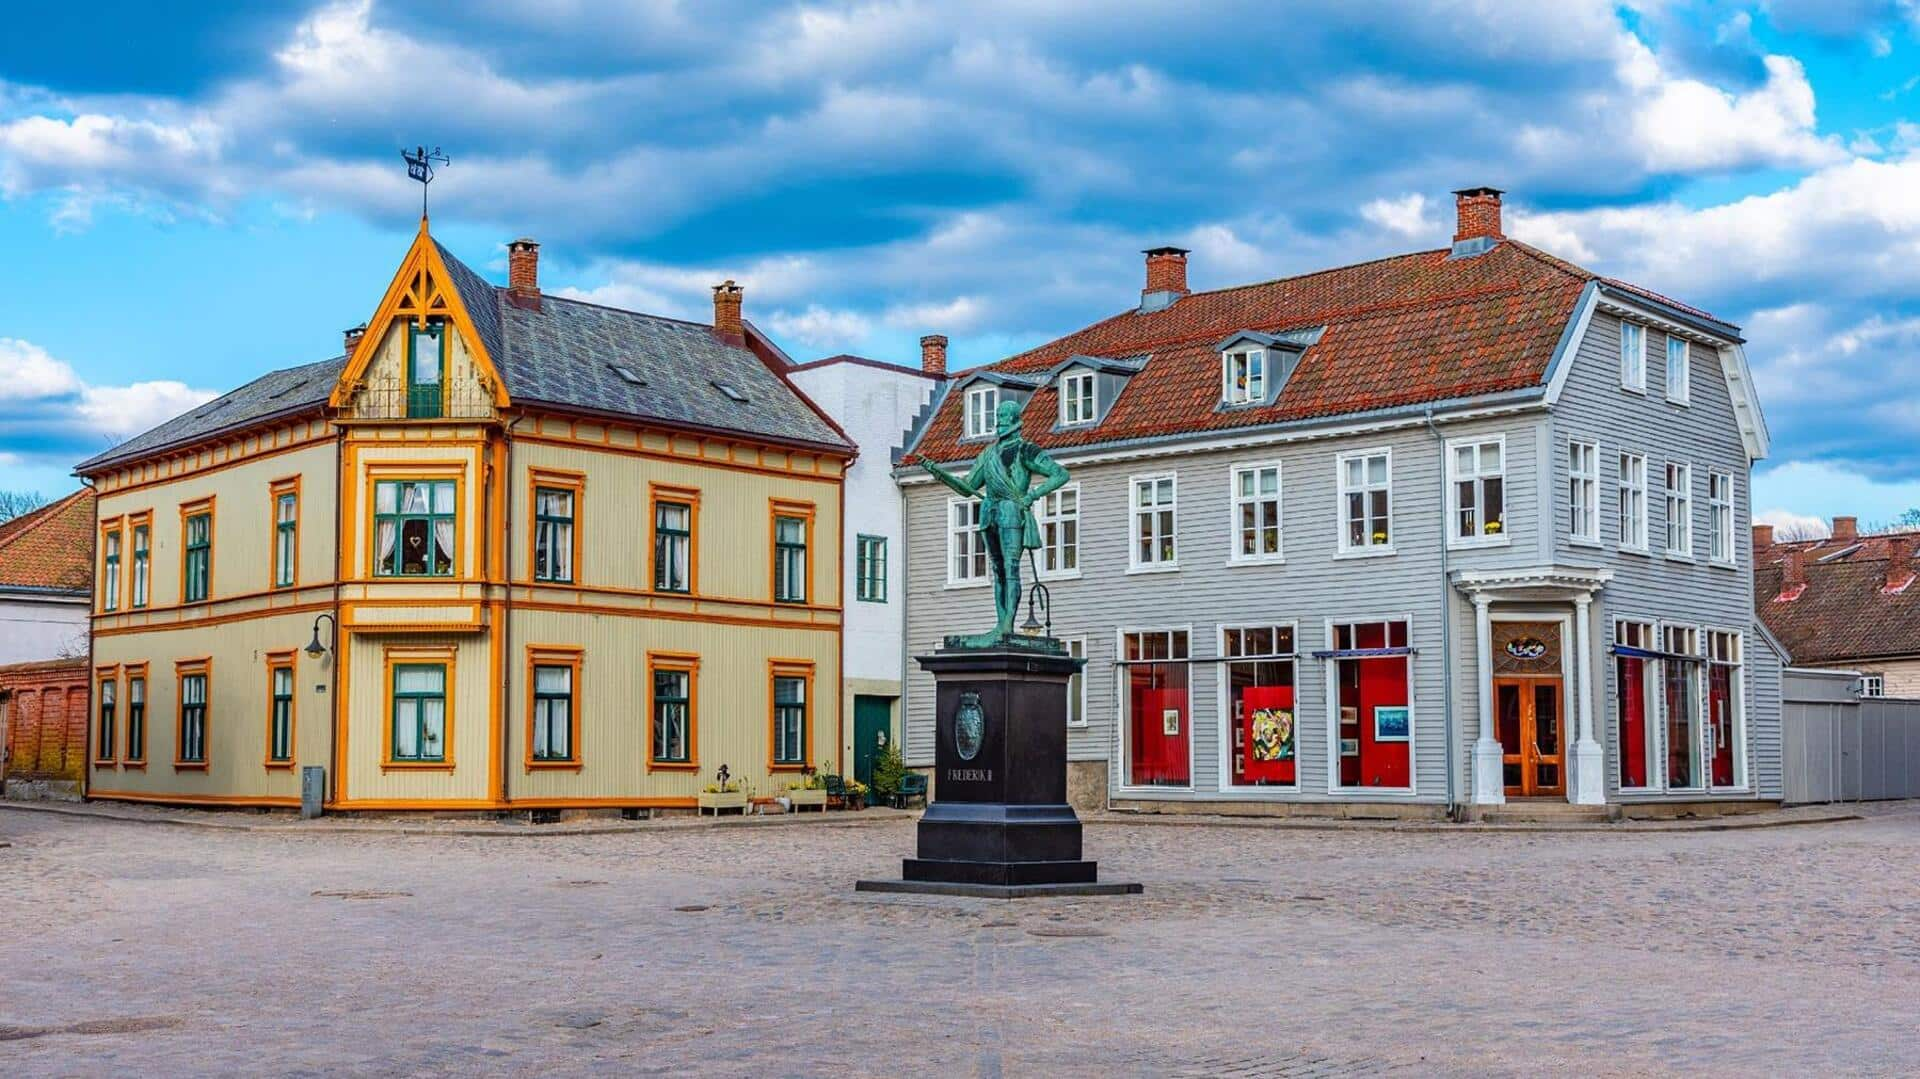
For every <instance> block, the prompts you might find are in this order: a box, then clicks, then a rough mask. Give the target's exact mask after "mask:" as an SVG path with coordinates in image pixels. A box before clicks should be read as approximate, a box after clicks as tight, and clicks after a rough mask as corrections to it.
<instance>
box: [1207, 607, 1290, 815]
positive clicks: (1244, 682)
mask: <svg viewBox="0 0 1920 1079" xmlns="http://www.w3.org/2000/svg"><path fill="white" fill-rule="evenodd" d="M1220 655H1221V657H1222V659H1223V660H1224V661H1225V662H1224V664H1223V665H1224V667H1225V678H1226V683H1227V714H1228V717H1229V718H1228V722H1229V723H1230V724H1231V726H1232V731H1231V734H1230V735H1229V736H1228V738H1227V745H1228V758H1229V759H1228V777H1229V778H1228V782H1229V783H1231V784H1232V785H1233V786H1236V787H1292V786H1295V785H1296V784H1298V783H1299V773H1298V767H1299V764H1298V754H1297V752H1296V749H1297V746H1298V736H1297V732H1298V728H1297V726H1296V724H1295V722H1294V720H1295V716H1296V714H1297V713H1296V710H1295V699H1296V698H1295V679H1296V677H1297V674H1298V665H1297V663H1296V657H1295V655H1294V632H1293V627H1292V626H1244V627H1239V626H1235V627H1228V628H1225V629H1222V630H1221V631H1220Z"/></svg>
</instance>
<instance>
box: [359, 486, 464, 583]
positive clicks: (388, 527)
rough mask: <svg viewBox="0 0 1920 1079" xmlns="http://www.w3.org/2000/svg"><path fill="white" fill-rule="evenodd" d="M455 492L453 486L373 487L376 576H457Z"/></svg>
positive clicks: (374, 564) (374, 568)
mask: <svg viewBox="0 0 1920 1079" xmlns="http://www.w3.org/2000/svg"><path fill="white" fill-rule="evenodd" d="M455 498H456V488H455V485H454V482H453V481H452V480H381V481H380V482H378V483H376V484H374V487H373V507H374V518H373V540H374V563H373V572H374V574H375V575H376V576H381V577H447V576H451V575H452V574H453V548H454V534H455V529H456V527H457V525H458V523H459V519H458V517H457V516H456V511H455V508H454V507H455Z"/></svg>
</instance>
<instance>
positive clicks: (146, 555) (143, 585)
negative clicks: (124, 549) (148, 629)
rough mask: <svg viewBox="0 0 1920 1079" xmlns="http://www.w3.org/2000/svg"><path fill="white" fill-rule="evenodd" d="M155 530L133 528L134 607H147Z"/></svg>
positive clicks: (136, 526)
mask: <svg viewBox="0 0 1920 1079" xmlns="http://www.w3.org/2000/svg"><path fill="white" fill-rule="evenodd" d="M152 544H153V528H152V527H151V526H150V525H135V526H133V605H134V606H135V607H145V606H146V605H147V591H148V584H149V582H150V581H151V580H152V576H151V574H152V554H153V552H152Z"/></svg>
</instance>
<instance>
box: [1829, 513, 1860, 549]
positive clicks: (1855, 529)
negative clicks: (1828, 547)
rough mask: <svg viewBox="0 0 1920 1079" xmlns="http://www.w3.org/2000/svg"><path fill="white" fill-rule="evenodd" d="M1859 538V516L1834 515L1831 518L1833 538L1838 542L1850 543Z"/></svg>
mask: <svg viewBox="0 0 1920 1079" xmlns="http://www.w3.org/2000/svg"><path fill="white" fill-rule="evenodd" d="M1859 538H1860V518H1858V517H1835V518H1834V519H1833V539H1834V540H1835V541H1837V542H1840V543H1852V542H1853V541H1854V540H1857V539H1859Z"/></svg>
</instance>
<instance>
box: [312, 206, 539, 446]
mask: <svg viewBox="0 0 1920 1079" xmlns="http://www.w3.org/2000/svg"><path fill="white" fill-rule="evenodd" d="M463 269H464V268H463ZM466 276H467V277H468V278H474V275H473V274H472V272H471V271H466ZM468 284H469V286H470V287H468V288H467V289H466V290H464V291H465V292H467V293H472V294H474V295H472V296H471V297H468V296H463V290H462V288H460V287H459V286H460V282H457V281H456V279H455V277H454V274H453V272H452V271H451V270H450V269H449V267H448V265H447V262H446V260H445V259H444V258H442V257H441V254H440V249H439V245H437V244H435V243H434V242H433V238H432V237H431V236H429V235H428V233H427V223H426V219H424V218H422V219H421V222H420V232H419V235H418V236H416V237H415V238H414V242H413V246H412V247H411V248H410V249H409V250H408V252H407V257H406V259H405V260H404V261H402V263H401V265H400V269H399V271H398V272H397V273H395V274H394V278H393V281H392V283H391V284H389V285H388V286H387V291H386V294H385V295H384V296H383V297H382V299H381V301H380V306H379V308H378V309H377V310H376V311H375V312H374V316H373V318H372V319H370V320H368V322H367V331H366V333H365V334H364V335H362V336H361V338H360V339H359V341H358V342H357V343H356V344H355V345H354V348H353V351H352V353H351V355H349V356H348V357H347V365H346V369H345V370H344V371H343V372H342V373H341V376H340V381H339V382H338V384H336V385H335V387H334V390H333V394H332V396H331V397H330V399H329V403H330V404H331V405H333V407H335V408H337V409H339V410H340V415H341V417H342V418H344V419H486V418H489V417H491V416H492V415H493V414H494V413H495V411H496V410H497V409H500V408H503V407H505V406H506V405H508V404H509V403H510V401H509V398H508V396H507V391H506V386H505V384H504V383H503V382H502V381H501V379H500V375H499V371H498V368H497V367H496V366H495V364H494V358H493V357H492V356H490V355H489V354H488V352H487V344H486V340H485V338H484V337H483V336H482V334H481V333H480V331H479V330H478V328H477V327H476V325H475V322H474V316H475V315H476V314H478V315H480V316H481V317H482V318H484V319H486V320H487V321H488V322H489V324H491V323H492V322H493V321H494V319H495V313H494V312H493V311H492V310H491V305H492V303H493V295H492V286H489V285H486V284H485V283H484V282H478V281H477V279H474V281H472V282H468ZM475 284H477V286H478V287H472V286H474V285H475ZM482 290H484V292H483V291H482ZM475 303H484V304H486V305H488V308H487V309H486V310H484V311H478V312H476V311H474V310H473V309H472V305H473V304H475Z"/></svg>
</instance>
